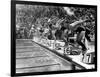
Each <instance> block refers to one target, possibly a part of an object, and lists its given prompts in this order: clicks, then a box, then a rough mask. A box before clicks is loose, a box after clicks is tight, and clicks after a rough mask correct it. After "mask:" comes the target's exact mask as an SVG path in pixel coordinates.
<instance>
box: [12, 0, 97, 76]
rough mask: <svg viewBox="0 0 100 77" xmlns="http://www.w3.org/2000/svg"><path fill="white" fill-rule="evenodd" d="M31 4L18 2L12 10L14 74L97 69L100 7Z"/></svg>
mask: <svg viewBox="0 0 100 77" xmlns="http://www.w3.org/2000/svg"><path fill="white" fill-rule="evenodd" d="M19 2H20V1H19ZM32 3H33V4H31V3H30V4H29V3H28V4H27V2H26V3H25V4H24V3H16V4H15V12H13V13H15V14H14V15H15V19H13V21H15V25H13V26H14V28H15V34H14V36H15V45H14V46H15V47H14V48H15V51H13V52H15V71H16V72H15V73H16V74H19V75H20V74H26V73H27V74H28V73H32V74H33V75H34V74H36V73H37V74H38V73H40V74H42V73H50V72H51V73H52V72H55V73H57V72H58V73H60V72H62V73H63V72H64V73H67V72H69V73H70V72H71V71H72V72H81V71H83V72H85V71H86V72H88V71H92V70H96V69H97V54H96V53H97V49H96V45H97V44H96V41H97V38H96V37H97V34H96V33H97V30H96V28H97V7H96V6H89V5H82V6H81V5H74V4H71V5H70V4H60V3H59V4H57V3H54V4H53V3H41V2H32ZM12 7H13V6H12ZM13 31H14V30H13ZM12 33H13V32H12Z"/></svg>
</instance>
